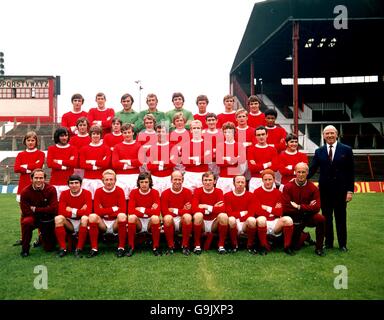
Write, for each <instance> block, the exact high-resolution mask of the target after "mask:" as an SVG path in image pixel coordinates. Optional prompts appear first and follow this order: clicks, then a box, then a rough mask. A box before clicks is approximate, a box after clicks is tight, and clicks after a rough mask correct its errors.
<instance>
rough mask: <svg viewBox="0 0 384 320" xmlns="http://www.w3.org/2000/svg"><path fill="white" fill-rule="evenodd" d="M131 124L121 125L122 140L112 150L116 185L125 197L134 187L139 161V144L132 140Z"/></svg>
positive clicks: (138, 170)
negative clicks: (121, 189)
mask: <svg viewBox="0 0 384 320" xmlns="http://www.w3.org/2000/svg"><path fill="white" fill-rule="evenodd" d="M133 127H134V126H133V124H130V123H125V124H123V126H122V127H121V131H122V134H123V137H124V141H123V142H121V143H119V144H117V145H116V146H115V148H114V149H113V152H112V168H113V170H115V172H116V179H117V185H119V186H120V187H121V188H123V190H124V193H125V198H126V199H128V198H129V193H130V192H131V191H132V189H134V188H136V183H137V177H138V176H139V172H140V169H139V168H140V166H141V162H140V161H139V159H138V158H139V153H140V152H141V151H140V150H141V144H140V143H138V142H137V141H136V140H133V136H134V134H135V132H134V130H133Z"/></svg>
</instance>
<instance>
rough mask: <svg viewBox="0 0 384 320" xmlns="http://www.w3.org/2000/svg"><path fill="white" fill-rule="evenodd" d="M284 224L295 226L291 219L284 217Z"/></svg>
mask: <svg viewBox="0 0 384 320" xmlns="http://www.w3.org/2000/svg"><path fill="white" fill-rule="evenodd" d="M283 223H284V226H292V225H293V220H292V218H291V217H288V216H286V217H283Z"/></svg>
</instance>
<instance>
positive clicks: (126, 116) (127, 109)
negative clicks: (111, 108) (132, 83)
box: [115, 93, 139, 124]
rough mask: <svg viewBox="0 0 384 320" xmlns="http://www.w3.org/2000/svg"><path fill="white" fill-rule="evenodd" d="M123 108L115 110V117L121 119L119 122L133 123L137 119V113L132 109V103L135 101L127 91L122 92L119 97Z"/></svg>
mask: <svg viewBox="0 0 384 320" xmlns="http://www.w3.org/2000/svg"><path fill="white" fill-rule="evenodd" d="M120 102H121V104H122V106H123V110H121V111H118V112H116V114H115V117H117V118H119V119H120V120H121V123H122V124H123V123H131V124H135V123H136V121H137V119H138V115H139V114H138V113H137V112H136V111H135V110H133V109H132V104H133V103H134V102H135V100H134V99H133V97H132V96H131V95H130V94H129V93H125V94H123V96H122V97H121V99H120Z"/></svg>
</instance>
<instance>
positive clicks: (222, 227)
mask: <svg viewBox="0 0 384 320" xmlns="http://www.w3.org/2000/svg"><path fill="white" fill-rule="evenodd" d="M217 228H218V229H219V244H218V245H219V247H224V244H225V239H226V238H227V233H228V225H227V224H220V223H219V225H218V227H217Z"/></svg>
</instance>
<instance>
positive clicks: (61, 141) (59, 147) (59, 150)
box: [47, 128, 78, 199]
mask: <svg viewBox="0 0 384 320" xmlns="http://www.w3.org/2000/svg"><path fill="white" fill-rule="evenodd" d="M53 139H54V141H55V145H53V146H49V147H48V151H47V166H48V168H52V171H51V179H50V182H49V183H50V184H51V185H53V186H54V187H55V188H56V191H57V198H58V199H59V198H60V194H61V192H63V191H64V190H67V189H68V178H69V176H70V175H72V174H73V171H74V169H75V168H76V167H77V165H78V158H77V157H78V152H77V149H76V148H75V147H74V146H71V145H70V144H69V132H68V129H67V128H57V129H56V131H55V133H54V135H53Z"/></svg>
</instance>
